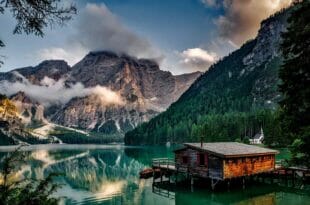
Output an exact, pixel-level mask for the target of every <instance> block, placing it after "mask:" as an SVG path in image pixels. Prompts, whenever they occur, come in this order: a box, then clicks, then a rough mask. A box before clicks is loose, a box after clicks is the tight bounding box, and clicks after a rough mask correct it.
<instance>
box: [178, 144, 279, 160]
mask: <svg viewBox="0 0 310 205" xmlns="http://www.w3.org/2000/svg"><path fill="white" fill-rule="evenodd" d="M184 146H185V148H186V147H188V148H192V149H196V150H200V151H204V152H208V153H211V154H213V155H215V156H219V157H222V158H232V157H245V156H258V155H268V154H278V153H279V152H278V151H276V150H273V149H268V148H263V147H258V146H254V145H248V144H242V143H238V142H212V143H203V144H202V146H201V143H184ZM182 149H184V148H182ZM182 149H180V150H182ZM177 151H179V150H176V152H177Z"/></svg>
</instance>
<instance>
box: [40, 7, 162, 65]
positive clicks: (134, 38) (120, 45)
mask: <svg viewBox="0 0 310 205" xmlns="http://www.w3.org/2000/svg"><path fill="white" fill-rule="evenodd" d="M76 20H77V21H76V24H75V25H74V32H73V33H72V34H71V35H70V36H69V38H68V40H67V43H66V45H64V46H62V47H53V48H46V49H43V50H40V51H39V56H40V58H41V59H49V58H58V59H59V58H63V59H65V60H67V61H68V62H69V64H71V65H72V64H74V63H77V62H78V61H79V60H80V59H81V58H82V56H83V55H85V54H86V53H87V52H89V51H98V50H108V51H113V52H116V53H118V54H121V53H125V54H128V55H131V56H135V57H137V58H151V59H155V60H162V59H163V55H162V54H161V52H160V51H159V49H157V48H155V47H154V46H153V45H152V44H151V43H150V42H149V41H148V40H147V39H146V38H143V37H141V36H139V35H138V34H136V33H134V32H133V31H131V30H130V29H129V28H127V27H126V26H125V25H124V24H123V23H122V22H121V21H120V20H119V18H118V17H117V16H116V15H115V14H113V13H112V12H111V11H110V10H109V9H108V7H107V6H106V5H105V4H100V5H98V4H91V3H88V4H87V5H86V7H85V8H84V9H83V10H82V11H81V13H80V15H79V16H78V17H77V19H76Z"/></svg>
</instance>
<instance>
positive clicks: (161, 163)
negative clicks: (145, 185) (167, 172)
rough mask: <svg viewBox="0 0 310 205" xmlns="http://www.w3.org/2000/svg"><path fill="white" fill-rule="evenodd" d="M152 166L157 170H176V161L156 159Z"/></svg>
mask: <svg viewBox="0 0 310 205" xmlns="http://www.w3.org/2000/svg"><path fill="white" fill-rule="evenodd" d="M152 166H153V167H155V168H156V167H157V168H167V169H175V162H174V159H169V158H155V159H153V160H152Z"/></svg>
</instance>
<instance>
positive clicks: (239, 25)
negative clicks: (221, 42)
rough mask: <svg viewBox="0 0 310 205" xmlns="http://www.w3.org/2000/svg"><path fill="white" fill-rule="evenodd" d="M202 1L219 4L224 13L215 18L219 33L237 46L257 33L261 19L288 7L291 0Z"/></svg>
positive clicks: (208, 3) (211, 4)
mask: <svg viewBox="0 0 310 205" xmlns="http://www.w3.org/2000/svg"><path fill="white" fill-rule="evenodd" d="M204 3H205V5H207V6H214V5H221V7H222V8H223V9H224V15H221V16H219V17H218V18H217V19H216V20H215V23H216V25H217V26H218V29H219V35H220V37H221V38H223V39H226V40H228V41H229V42H230V43H231V44H232V45H235V46H236V47H238V46H240V45H242V44H243V43H244V42H245V41H246V40H249V39H251V38H254V37H255V36H256V35H257V31H258V29H259V27H260V22H261V21H262V20H264V19H265V18H267V17H269V16H270V15H272V14H273V13H275V12H277V11H279V10H281V9H282V8H285V7H288V6H289V5H290V4H291V3H292V0H224V1H219V0H205V1H204Z"/></svg>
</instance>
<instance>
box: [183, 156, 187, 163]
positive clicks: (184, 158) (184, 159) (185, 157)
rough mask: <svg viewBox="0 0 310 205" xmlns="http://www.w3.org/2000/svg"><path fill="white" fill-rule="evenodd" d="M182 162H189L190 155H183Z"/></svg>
mask: <svg viewBox="0 0 310 205" xmlns="http://www.w3.org/2000/svg"><path fill="white" fill-rule="evenodd" d="M182 162H183V164H187V163H188V157H187V156H183V157H182Z"/></svg>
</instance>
